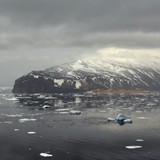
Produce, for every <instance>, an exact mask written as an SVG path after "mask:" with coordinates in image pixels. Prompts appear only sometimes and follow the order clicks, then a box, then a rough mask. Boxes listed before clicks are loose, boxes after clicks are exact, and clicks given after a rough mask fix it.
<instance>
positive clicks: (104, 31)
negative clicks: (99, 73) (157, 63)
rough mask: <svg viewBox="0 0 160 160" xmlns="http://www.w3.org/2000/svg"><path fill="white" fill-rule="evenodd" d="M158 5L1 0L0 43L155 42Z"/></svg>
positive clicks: (125, 0) (129, 0)
mask: <svg viewBox="0 0 160 160" xmlns="http://www.w3.org/2000/svg"><path fill="white" fill-rule="evenodd" d="M159 8H160V1H159V0H1V1H0V33H1V37H0V48H2V49H5V48H14V47H20V46H21V47H24V46H26V47H39V46H41V47H43V46H44V47H49V46H58V47H63V46H70V47H71V46H73V47H74V46H78V47H91V46H99V47H105V46H107V45H109V46H110V45H111V46H112V45H113V46H115V47H116V46H120V47H136V46H137V47H159V44H158V42H157V41H158V40H159V32H160V9H159ZM130 33H131V34H130ZM141 33H142V34H144V35H143V36H142V35H141ZM145 34H149V35H146V36H145ZM156 34H157V35H156Z"/></svg>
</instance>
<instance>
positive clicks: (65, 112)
mask: <svg viewBox="0 0 160 160" xmlns="http://www.w3.org/2000/svg"><path fill="white" fill-rule="evenodd" d="M58 113H59V114H69V112H58Z"/></svg>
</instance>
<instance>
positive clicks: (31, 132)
mask: <svg viewBox="0 0 160 160" xmlns="http://www.w3.org/2000/svg"><path fill="white" fill-rule="evenodd" d="M27 133H28V134H36V132H33V131H30V132H27Z"/></svg>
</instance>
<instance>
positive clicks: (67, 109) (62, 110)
mask: <svg viewBox="0 0 160 160" xmlns="http://www.w3.org/2000/svg"><path fill="white" fill-rule="evenodd" d="M55 111H56V112H65V111H69V108H61V109H56V110H55Z"/></svg>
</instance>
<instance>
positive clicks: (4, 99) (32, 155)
mask: <svg viewBox="0 0 160 160" xmlns="http://www.w3.org/2000/svg"><path fill="white" fill-rule="evenodd" d="M19 96H20V98H19V99H21V102H19V101H17V99H16V98H15V97H14V95H12V94H9V93H1V94H0V159H1V160H43V159H54V160H124V159H127V160H128V159H131V160H132V159H133V160H143V159H145V160H159V159H160V94H158V93H153V94H110V95H109V94H108V95H92V94H87V95H63V94H61V95H47V98H46V95H45V96H42V95H36V97H39V99H38V100H37V98H36V99H35V95H34V96H33V95H32V98H29V97H31V95H25V97H26V98H25V99H23V98H22V96H21V95H19ZM23 96H24V95H23ZM44 99H45V100H44ZM44 105H49V106H50V107H49V108H46V107H44ZM71 110H78V111H81V113H82V114H81V115H73V114H70V113H69V112H70V111H71ZM119 113H123V114H125V115H128V116H129V117H131V118H132V120H133V123H132V124H125V125H123V126H120V125H119V124H116V123H110V122H108V121H107V118H108V117H113V118H114V117H116V116H117V115H118V114H119ZM136 147H137V148H136ZM45 156H48V157H45ZM49 156H50V157H49Z"/></svg>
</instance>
